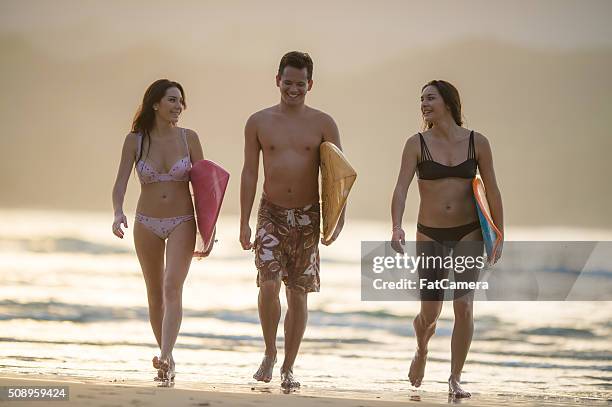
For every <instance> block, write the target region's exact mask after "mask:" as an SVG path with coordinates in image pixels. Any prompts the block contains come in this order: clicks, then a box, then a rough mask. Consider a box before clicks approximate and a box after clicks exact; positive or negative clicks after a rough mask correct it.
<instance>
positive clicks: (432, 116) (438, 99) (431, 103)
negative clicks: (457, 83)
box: [421, 85, 450, 123]
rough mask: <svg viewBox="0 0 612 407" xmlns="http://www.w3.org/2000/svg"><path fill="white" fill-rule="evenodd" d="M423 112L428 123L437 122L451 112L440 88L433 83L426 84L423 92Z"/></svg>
mask: <svg viewBox="0 0 612 407" xmlns="http://www.w3.org/2000/svg"><path fill="white" fill-rule="evenodd" d="M421 114H422V115H423V120H425V121H426V122H428V123H435V122H437V121H439V120H440V119H442V118H443V117H445V116H446V115H448V114H450V110H449V109H448V106H446V103H445V102H444V99H443V98H442V95H440V92H439V91H438V88H436V87H435V86H433V85H429V86H426V87H425V89H423V92H422V93H421Z"/></svg>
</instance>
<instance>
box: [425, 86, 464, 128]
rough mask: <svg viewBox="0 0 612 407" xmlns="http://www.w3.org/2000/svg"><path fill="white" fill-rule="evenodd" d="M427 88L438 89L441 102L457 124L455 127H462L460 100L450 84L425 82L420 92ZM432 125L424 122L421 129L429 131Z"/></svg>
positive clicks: (455, 89) (456, 91) (457, 92)
mask: <svg viewBox="0 0 612 407" xmlns="http://www.w3.org/2000/svg"><path fill="white" fill-rule="evenodd" d="M428 86H434V87H435V88H436V89H438V92H439V93H440V96H442V100H444V103H445V104H446V106H448V108H449V109H450V112H451V115H452V116H453V119H454V120H455V123H457V126H461V125H463V115H462V114H461V99H460V98H459V91H458V90H457V88H455V87H454V86H453V85H452V84H450V83H449V82H447V81H443V80H433V81H429V82H427V83H426V84H425V85H423V87H422V88H421V92H423V91H424V90H425V88H426V87H428ZM432 126H433V124H432V123H431V122H425V123H424V125H423V127H424V128H425V129H431V127H432Z"/></svg>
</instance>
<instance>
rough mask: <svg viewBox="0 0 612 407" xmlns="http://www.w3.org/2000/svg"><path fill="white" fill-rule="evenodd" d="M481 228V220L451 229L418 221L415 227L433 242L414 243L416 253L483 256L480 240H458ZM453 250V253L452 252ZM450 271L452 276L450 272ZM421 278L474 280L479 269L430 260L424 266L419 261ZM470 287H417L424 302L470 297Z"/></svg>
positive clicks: (429, 279) (430, 280) (477, 275)
mask: <svg viewBox="0 0 612 407" xmlns="http://www.w3.org/2000/svg"><path fill="white" fill-rule="evenodd" d="M478 228H480V223H478V222H477V221H476V222H472V223H468V224H466V225H461V226H455V227H452V228H432V227H428V226H423V225H421V224H420V223H418V224H417V230H418V231H419V232H421V233H423V234H424V235H426V236H428V237H430V238H431V239H433V240H434V241H427V240H420V241H417V242H416V250H417V254H418V255H420V256H423V258H424V259H425V258H426V257H429V256H434V257H442V258H446V256H451V257H453V258H455V259H457V258H458V257H465V256H470V257H472V258H476V257H477V256H482V254H483V251H484V243H483V242H482V240H467V241H461V242H459V241H460V240H461V239H462V238H463V237H464V236H466V235H467V234H468V233H470V232H473V231H474V230H477V229H478ZM458 243H459V244H458ZM451 252H452V253H451ZM451 270H452V277H451V276H450V275H449V274H450V271H451ZM418 274H419V279H420V280H423V279H425V280H427V281H428V282H435V281H441V280H443V279H450V280H452V281H455V282H465V283H470V282H477V281H478V279H479V276H480V269H479V268H478V267H477V266H475V265H474V266H471V267H469V268H462V269H457V268H451V269H448V268H445V267H440V265H436V264H435V263H432V264H431V265H427V266H426V265H425V263H422V264H421V265H420V266H419V268H418ZM473 291H474V290H472V289H462V288H459V289H455V290H450V289H448V290H445V289H443V288H429V287H427V288H425V287H423V288H421V289H420V290H419V294H420V298H421V300H423V301H444V300H445V299H455V300H458V299H460V298H462V297H465V298H466V299H469V298H471V294H473Z"/></svg>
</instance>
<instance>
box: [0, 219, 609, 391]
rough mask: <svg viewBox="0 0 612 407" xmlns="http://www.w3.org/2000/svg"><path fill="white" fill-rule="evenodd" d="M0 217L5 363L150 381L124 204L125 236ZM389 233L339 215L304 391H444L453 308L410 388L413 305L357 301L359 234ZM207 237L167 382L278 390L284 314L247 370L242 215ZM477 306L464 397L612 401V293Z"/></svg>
mask: <svg viewBox="0 0 612 407" xmlns="http://www.w3.org/2000/svg"><path fill="white" fill-rule="evenodd" d="M0 219H1V220H2V222H0V341H1V342H2V346H0V372H1V373H6V374H27V375H31V376H33V375H41V376H62V377H64V376H69V377H75V378H82V379H94V380H104V381H113V380H117V381H121V382H135V383H137V382H138V383H139V382H152V381H151V379H152V378H153V376H154V375H155V374H156V372H155V371H154V370H153V368H152V367H151V358H152V357H153V356H154V355H156V354H158V349H157V347H156V344H155V340H154V337H153V333H152V331H151V328H150V325H149V321H148V316H147V312H148V311H147V302H146V293H145V286H144V281H143V279H142V276H141V272H140V268H139V264H138V261H137V259H136V255H135V252H134V250H133V241H132V234H131V233H132V226H133V219H134V218H133V214H131V215H128V219H129V222H130V227H129V228H128V230H127V234H126V238H125V239H124V240H120V239H117V238H116V237H114V236H113V235H112V233H111V231H110V227H111V222H112V215H111V214H110V213H88V212H58V211H24V210H2V211H0ZM253 226H254V222H252V227H253ZM388 229H389V225H388V224H386V223H384V222H371V221H353V220H350V219H349V220H348V222H347V225H346V227H345V230H344V232H343V234H342V235H341V237H340V239H339V240H338V241H337V242H335V243H334V244H333V245H332V246H331V247H323V246H322V247H321V258H322V262H321V292H320V293H314V294H311V295H309V300H308V301H309V309H310V314H309V321H308V328H307V330H306V334H305V337H304V341H303V343H302V347H301V350H300V354H299V356H298V359H297V362H296V365H295V369H294V370H295V373H296V375H297V377H298V378H299V379H300V380H301V382H302V383H303V387H302V389H301V390H300V391H301V392H304V393H305V394H308V392H310V393H313V394H314V393H317V394H321V393H322V394H333V393H334V392H336V393H340V394H352V393H355V394H361V395H371V396H374V395H385V398H392V399H399V400H407V399H409V398H412V399H414V397H419V395H427V394H444V393H445V392H446V388H447V386H446V380H447V378H448V374H449V369H450V338H451V332H452V329H453V313H452V304H450V303H447V304H445V306H444V309H443V312H442V315H441V317H440V320H439V324H438V328H437V330H436V335H435V336H434V337H433V339H432V340H431V342H430V350H429V359H428V363H427V369H426V374H425V379H424V383H423V386H422V387H421V388H420V389H419V390H418V391H416V390H414V389H412V388H411V386H410V383H409V382H408V380H407V374H408V368H409V366H410V360H411V358H412V355H413V353H414V347H415V340H414V332H413V329H412V319H413V318H414V316H415V315H416V313H417V312H418V307H419V305H418V303H416V302H366V301H361V299H360V297H361V294H360V284H361V282H360V242H361V240H384V239H387V238H388V237H389V236H388ZM407 230H412V229H410V227H408V228H407ZM217 234H218V239H219V242H218V243H217V244H216V246H215V250H214V251H213V255H212V257H210V258H208V259H204V260H202V261H195V260H194V261H193V263H192V266H191V269H190V272H189V275H188V277H187V281H186V283H185V288H184V293H183V307H184V317H183V323H182V327H181V332H180V335H179V337H178V340H177V345H176V348H175V351H174V356H175V360H176V363H177V386H178V385H182V386H193V387H197V386H198V385H202V384H207V385H208V384H215V386H218V387H219V388H225V389H229V390H231V389H232V388H234V387H237V388H239V389H247V390H248V389H254V390H256V391H278V390H277V389H278V368H279V367H280V361H282V335H283V334H282V320H281V325H280V327H279V337H278V348H279V363H278V364H277V367H276V370H275V372H274V374H275V379H273V382H272V383H270V384H269V385H262V384H260V383H257V382H255V381H254V380H253V379H252V378H251V376H252V374H253V373H254V371H255V370H256V369H257V367H258V365H259V363H260V361H261V356H262V350H263V340H262V336H261V330H260V326H259V319H258V315H257V293H258V292H257V288H256V286H255V269H254V265H253V257H252V252H250V251H243V250H241V248H240V246H239V243H238V238H237V237H238V219H237V218H234V217H223V218H221V219H220V220H219V223H218V232H217ZM507 239H508V240H547V239H550V240H612V232H610V231H597V230H581V229H563V228H552V229H551V228H549V229H512V228H510V229H508V230H507ZM607 271H609V272H612V269H610V270H607ZM281 298H282V300H281V301H282V304H283V316H284V311H285V310H286V303H285V300H284V295H283V293H282V296H281ZM474 315H475V333H474V339H473V342H472V346H471V349H470V353H469V355H468V359H467V362H466V365H465V368H464V373H463V376H462V379H463V383H464V384H465V388H466V389H467V390H469V391H471V392H472V393H473V394H475V395H482V396H483V397H484V396H487V395H498V396H499V395H504V396H507V397H514V398H516V397H519V398H521V397H522V398H526V399H529V400H536V401H538V400H540V401H543V400H550V399H551V398H552V399H554V398H558V397H560V398H563V399H564V400H572V401H578V402H584V403H590V402H602V403H606V402H608V401H610V400H611V399H612V346H611V345H612V318H611V317H612V304H611V303H610V302H605V301H592V302H577V301H573V302H477V303H475V309H474Z"/></svg>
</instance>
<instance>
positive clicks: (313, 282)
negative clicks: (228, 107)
mask: <svg viewBox="0 0 612 407" xmlns="http://www.w3.org/2000/svg"><path fill="white" fill-rule="evenodd" d="M312 69H313V64H312V59H311V58H310V56H309V55H308V54H306V53H303V52H295V51H294V52H289V53H287V54H285V55H284V56H283V58H282V59H281V62H280V66H279V68H278V74H277V76H276V85H277V86H278V88H279V89H280V96H281V99H280V103H279V104H277V105H275V106H272V107H269V108H267V109H263V110H260V111H259V112H257V113H254V114H253V115H251V117H249V119H248V121H247V123H246V126H245V131H244V133H245V146H244V167H243V169H242V179H241V185H240V209H241V210H240V243H241V245H242V248H243V249H244V250H249V249H253V250H254V252H255V266H256V267H257V286H258V287H259V299H258V309H259V319H260V321H261V327H262V331H263V336H264V341H265V345H266V349H265V354H264V358H263V361H262V362H261V366H260V367H259V370H257V372H256V373H255V374H254V375H253V378H255V379H257V380H259V381H263V382H266V383H268V382H270V380H272V370H273V368H274V364H275V363H276V331H277V328H278V323H279V320H280V315H281V308H280V300H279V292H280V287H281V280H282V281H283V282H284V283H285V286H286V290H285V291H286V295H287V304H288V309H287V314H286V316H285V327H284V330H285V359H284V361H283V365H282V366H281V386H282V387H283V388H286V389H288V388H293V387H299V386H300V383H299V382H298V381H297V380H296V379H295V378H294V376H293V363H294V361H295V358H296V356H297V353H298V350H299V347H300V343H301V342H302V336H303V335H304V331H305V329H306V321H307V319H308V308H307V295H308V293H309V292H317V291H319V248H318V244H319V219H320V211H319V146H320V145H321V143H323V142H324V141H330V142H332V143H333V144H335V145H336V146H338V148H340V135H339V133H338V128H337V126H336V123H335V122H334V120H333V119H332V118H331V117H330V116H329V115H327V114H325V113H323V112H321V111H319V110H316V109H313V108H311V107H308V106H306V104H305V99H306V93H307V92H308V91H309V90H310V89H311V88H312ZM260 151H261V152H262V153H263V164H264V186H263V194H262V196H261V202H260V205H259V212H258V214H257V227H256V230H255V236H254V241H253V242H252V243H251V228H250V226H249V217H250V215H251V209H252V207H253V201H254V199H255V191H256V187H257V175H258V168H259V153H260ZM343 225H344V211H343V213H342V216H341V218H340V221H339V222H338V227H337V229H336V231H335V233H334V235H333V236H332V237H331V238H330V239H329V241H322V243H323V244H325V245H329V244H331V243H332V242H333V241H334V240H335V239H336V238H337V237H338V234H339V233H340V231H341V230H342V227H343Z"/></svg>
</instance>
